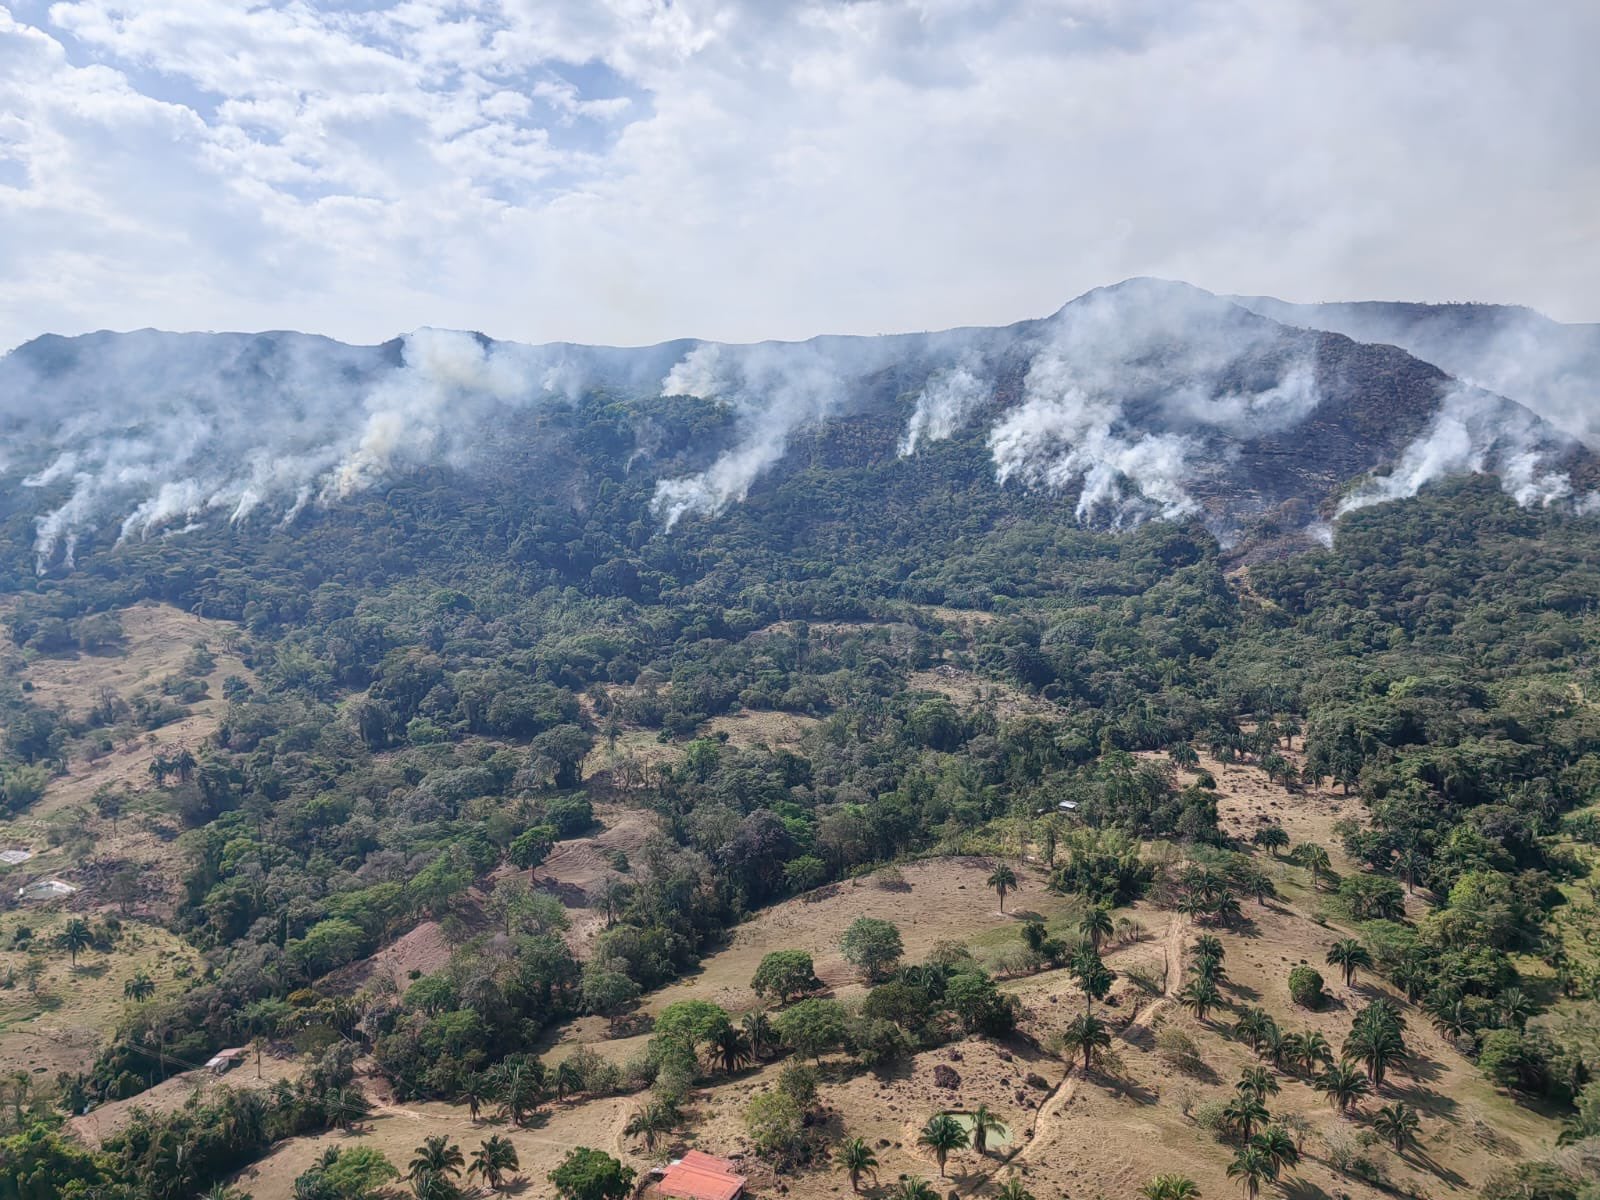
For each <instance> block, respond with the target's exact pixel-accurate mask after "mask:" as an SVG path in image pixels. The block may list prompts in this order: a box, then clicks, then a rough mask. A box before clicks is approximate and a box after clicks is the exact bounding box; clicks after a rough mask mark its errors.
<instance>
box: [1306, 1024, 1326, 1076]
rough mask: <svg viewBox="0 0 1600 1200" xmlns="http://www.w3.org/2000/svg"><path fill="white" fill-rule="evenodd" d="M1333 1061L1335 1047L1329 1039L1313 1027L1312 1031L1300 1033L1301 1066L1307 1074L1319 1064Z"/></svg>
mask: <svg viewBox="0 0 1600 1200" xmlns="http://www.w3.org/2000/svg"><path fill="white" fill-rule="evenodd" d="M1332 1061H1333V1047H1332V1046H1330V1045H1329V1044H1328V1039H1327V1038H1325V1037H1323V1036H1322V1034H1321V1033H1320V1032H1319V1031H1318V1030H1315V1029H1313V1030H1312V1031H1311V1032H1310V1033H1305V1034H1301V1035H1300V1066H1301V1069H1302V1070H1304V1071H1305V1072H1306V1073H1307V1074H1310V1073H1311V1072H1312V1071H1315V1070H1316V1069H1317V1068H1318V1067H1319V1066H1327V1065H1328V1064H1329V1063H1331V1062H1332Z"/></svg>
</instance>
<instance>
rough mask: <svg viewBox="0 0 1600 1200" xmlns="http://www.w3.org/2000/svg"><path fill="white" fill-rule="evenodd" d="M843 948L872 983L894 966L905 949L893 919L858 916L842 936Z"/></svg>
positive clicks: (852, 963) (840, 946) (847, 959)
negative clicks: (891, 920) (890, 920)
mask: <svg viewBox="0 0 1600 1200" xmlns="http://www.w3.org/2000/svg"><path fill="white" fill-rule="evenodd" d="M839 951H840V953H842V954H843V955H844V957H845V960H846V961H847V962H849V963H850V965H851V966H853V967H855V968H856V970H858V971H860V972H861V973H862V975H864V976H865V977H866V979H867V981H868V982H869V983H877V982H878V981H879V980H881V979H882V978H883V977H884V976H885V975H887V974H888V973H889V972H890V971H891V970H893V969H894V965H895V963H897V962H899V961H900V956H901V955H902V954H903V953H904V952H905V948H904V947H903V946H902V945H901V942H900V931H899V930H898V929H896V928H895V927H894V925H893V923H892V922H889V921H883V920H879V919H878V918H876V917H857V918H856V919H855V920H854V921H852V922H851V923H850V928H848V929H846V930H845V931H844V936H843V937H842V938H840V939H839Z"/></svg>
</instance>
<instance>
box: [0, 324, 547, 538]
mask: <svg viewBox="0 0 1600 1200" xmlns="http://www.w3.org/2000/svg"><path fill="white" fill-rule="evenodd" d="M102 342H103V344H102V345H101V346H98V347H94V348H88V347H81V346H80V347H74V348H72V349H71V350H69V351H68V353H71V352H74V351H75V352H77V353H81V354H84V355H85V356H86V357H87V358H88V359H89V361H87V362H84V363H83V364H82V367H83V369H78V368H79V365H80V364H79V363H77V362H75V361H67V362H64V363H63V362H56V361H54V360H51V359H49V358H48V357H47V356H45V355H44V353H43V352H42V351H41V352H39V353H37V354H36V355H35V356H34V358H29V357H27V356H22V357H18V356H13V357H12V358H11V359H8V360H7V361H6V363H5V367H6V372H5V375H4V378H3V380H0V397H3V399H0V404H3V405H4V409H3V410H0V416H3V417H4V418H5V419H6V421H7V423H8V424H9V425H11V426H12V427H14V428H15V430H16V432H14V433H13V435H12V441H13V443H19V444H21V445H24V446H28V445H33V446H35V447H47V448H49V449H50V450H53V452H54V453H53V457H50V458H49V459H48V461H47V462H46V465H44V466H43V467H42V468H40V469H39V470H37V471H35V472H34V473H33V474H31V475H28V476H27V477H25V478H24V479H23V480H21V486H22V487H24V488H27V489H36V490H38V491H40V492H42V493H45V494H46V495H50V494H53V493H56V492H59V491H60V490H61V489H62V488H65V492H66V494H65V496H64V497H62V498H60V499H59V500H56V501H54V502H53V503H51V505H50V507H48V508H47V510H46V511H45V512H44V513H43V514H42V515H41V516H40V517H39V518H38V521H37V534H36V540H35V553H36V557H37V565H38V567H39V569H40V570H44V569H46V568H47V567H49V566H50V565H51V564H52V563H54V562H56V561H60V562H61V563H63V564H64V565H67V566H71V565H72V564H73V562H74V559H75V556H76V552H77V547H78V543H79V540H80V538H81V537H82V536H83V535H84V534H86V533H89V532H91V531H97V530H101V529H102V528H104V527H106V526H107V523H110V526H111V527H112V528H115V530H116V538H117V540H118V541H123V540H127V539H130V538H131V539H143V538H148V537H150V536H153V535H155V534H158V533H166V532H172V531H174V530H181V529H184V528H187V527H189V526H190V525H192V524H193V523H195V522H199V521H204V520H208V519H226V520H229V521H242V520H244V519H246V518H248V517H251V516H252V515H253V514H256V513H257V512H258V510H262V511H268V512H271V513H273V514H274V515H275V518H276V519H278V520H287V519H292V518H293V517H294V516H295V515H297V514H298V513H299V512H300V511H301V509H303V508H304V507H305V505H307V504H308V503H312V502H327V501H330V500H333V499H338V498H343V497H347V496H350V495H353V494H355V493H357V492H360V491H363V490H366V489H368V488H371V487H373V486H375V485H377V484H379V483H380V482H382V481H383V480H384V479H386V478H388V477H390V476H391V475H392V474H393V473H394V472H396V471H398V470H401V469H404V468H406V467H410V466H415V465H417V464H420V463H424V462H433V461H445V462H452V463H459V462H462V461H465V460H466V459H467V458H468V457H469V456H470V455H471V453H472V452H473V450H474V447H475V445H476V444H477V443H478V441H479V440H480V439H481V437H482V436H483V434H484V431H485V428H486V427H487V422H488V418H489V417H490V415H491V414H492V413H493V412H494V411H495V410H497V409H498V408H500V407H503V406H505V405H512V404H524V403H528V402H531V401H533V400H535V399H537V398H539V397H542V396H545V395H547V394H548V392H547V390H546V388H545V387H544V381H545V377H546V376H547V375H548V373H549V372H550V370H551V366H550V364H549V363H548V357H549V352H548V351H545V350H540V349H535V348H531V347H525V346H517V345H510V344H504V343H485V342H483V341H480V340H479V339H478V338H476V337H474V336H473V335H471V334H465V333H453V332H446V331H442V330H431V329H424V330H419V331H418V332H416V333H414V334H411V335H410V336H409V337H407V338H405V339H404V341H403V343H402V346H401V350H400V363H399V365H398V366H396V365H394V364H393V363H391V362H388V361H386V359H385V357H384V355H383V352H382V351H381V350H380V349H379V348H361V347H347V346H340V345H338V344H337V343H332V342H326V341H323V340H321V339H315V338H303V337H299V336H298V335H281V336H280V335H269V336H265V337H261V338H252V337H246V336H242V335H222V336H219V337H216V338H196V339H188V338H186V339H182V340H181V342H175V340H174V339H172V338H170V337H164V336H163V335H157V334H149V333H145V334H133V335H127V336H126V337H122V338H112V339H102ZM179 344H181V345H182V346H183V351H182V352H175V345H179ZM35 359H37V360H38V361H35ZM60 413H67V414H68V415H67V416H65V417H60V418H59V419H57V420H56V421H55V422H54V424H53V425H52V424H50V423H49V415H50V414H60Z"/></svg>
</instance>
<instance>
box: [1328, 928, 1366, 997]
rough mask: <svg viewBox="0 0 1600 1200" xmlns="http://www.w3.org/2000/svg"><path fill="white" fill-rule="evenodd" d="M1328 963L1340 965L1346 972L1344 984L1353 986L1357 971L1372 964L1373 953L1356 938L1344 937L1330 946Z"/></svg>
mask: <svg viewBox="0 0 1600 1200" xmlns="http://www.w3.org/2000/svg"><path fill="white" fill-rule="evenodd" d="M1327 961H1328V965H1329V966H1330V967H1338V968H1339V969H1340V970H1341V971H1343V972H1344V985H1345V987H1351V986H1353V985H1354V983H1355V980H1356V972H1357V971H1358V970H1360V969H1361V968H1362V967H1370V966H1372V955H1371V954H1370V953H1369V952H1368V950H1367V948H1366V947H1365V946H1363V945H1362V944H1361V943H1360V942H1358V941H1357V940H1356V939H1355V938H1343V939H1341V940H1340V941H1337V942H1335V943H1334V944H1333V945H1332V946H1330V947H1328V960H1327Z"/></svg>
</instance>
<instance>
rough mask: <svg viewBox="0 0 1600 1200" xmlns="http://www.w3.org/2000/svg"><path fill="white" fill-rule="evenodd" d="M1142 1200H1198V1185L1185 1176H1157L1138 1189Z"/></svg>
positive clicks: (1173, 1174) (1174, 1174)
mask: <svg viewBox="0 0 1600 1200" xmlns="http://www.w3.org/2000/svg"><path fill="white" fill-rule="evenodd" d="M1139 1195H1140V1196H1142V1197H1143V1198H1144V1200H1200V1185H1199V1184H1197V1183H1195V1181H1194V1180H1192V1179H1190V1178H1189V1177H1188V1176H1187V1175H1179V1174H1176V1173H1172V1174H1168V1175H1157V1176H1156V1177H1155V1178H1154V1179H1152V1180H1151V1181H1150V1182H1149V1183H1147V1184H1145V1185H1144V1186H1143V1187H1142V1188H1140V1189H1139Z"/></svg>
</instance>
